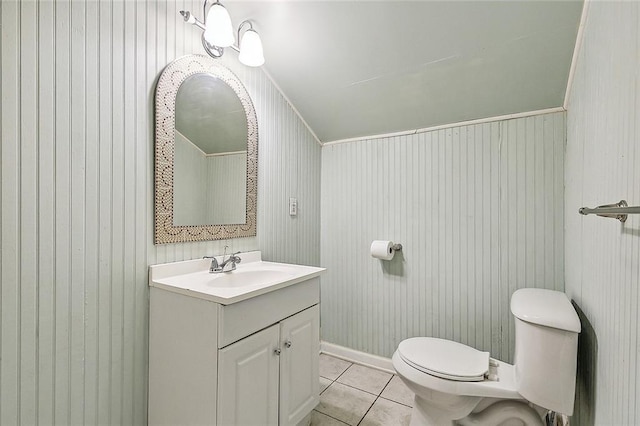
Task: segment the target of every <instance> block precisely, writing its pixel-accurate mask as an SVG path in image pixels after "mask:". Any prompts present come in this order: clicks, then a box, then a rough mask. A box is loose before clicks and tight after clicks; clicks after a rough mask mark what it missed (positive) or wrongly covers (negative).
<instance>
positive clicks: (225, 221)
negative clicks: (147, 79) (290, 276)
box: [155, 55, 258, 244]
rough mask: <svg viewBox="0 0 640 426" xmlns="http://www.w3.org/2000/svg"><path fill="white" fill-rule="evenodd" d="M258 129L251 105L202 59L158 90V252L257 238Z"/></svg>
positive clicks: (169, 73)
mask: <svg viewBox="0 0 640 426" xmlns="http://www.w3.org/2000/svg"><path fill="white" fill-rule="evenodd" d="M257 148H258V128H257V119H256V114H255V109H254V107H253V103H252V102H251V98H250V97H249V94H248V93H247V91H246V89H245V88H244V86H243V85H242V83H241V82H240V80H239V79H238V78H237V77H236V76H235V75H234V74H233V73H232V72H231V71H230V70H228V69H227V68H225V67H224V66H222V65H220V64H218V63H217V62H216V61H215V60H214V59H212V58H210V57H208V56H204V55H189V56H186V57H183V58H180V59H178V60H176V61H174V62H172V63H171V64H169V66H167V68H165V70H164V71H163V72H162V75H161V76H160V79H159V80H158V85H157V89H156V158H155V160H156V176H155V191H156V194H155V195H156V205H155V210H156V211H155V242H156V244H163V243H174V242H186V241H205V240H215V239H226V238H236V237H246V236H254V235H256V195H257V163H258V162H257V160H258V158H257V154H258V153H257Z"/></svg>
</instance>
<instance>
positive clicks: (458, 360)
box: [398, 337, 489, 382]
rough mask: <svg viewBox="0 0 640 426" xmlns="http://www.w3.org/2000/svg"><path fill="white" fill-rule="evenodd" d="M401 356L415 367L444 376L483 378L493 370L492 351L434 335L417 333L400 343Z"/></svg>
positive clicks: (457, 379) (455, 378) (457, 378)
mask: <svg viewBox="0 0 640 426" xmlns="http://www.w3.org/2000/svg"><path fill="white" fill-rule="evenodd" d="M398 353H399V354H400V357H401V358H402V359H403V360H404V361H405V362H406V363H407V364H409V365H411V366H412V367H414V368H416V369H418V370H420V371H422V372H424V373H427V374H430V375H432V376H436V377H441V378H443V379H449V380H456V381H460V382H479V381H482V380H484V375H485V373H487V371H488V370H489V352H481V351H479V350H477V349H474V348H472V347H470V346H467V345H463V344H462V343H457V342H453V341H451V340H444V339H437V338H434V337H414V338H411V339H407V340H403V341H402V342H400V345H399V346H398Z"/></svg>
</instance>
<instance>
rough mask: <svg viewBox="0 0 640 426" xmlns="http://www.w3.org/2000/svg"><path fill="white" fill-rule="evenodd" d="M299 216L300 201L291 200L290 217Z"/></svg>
mask: <svg viewBox="0 0 640 426" xmlns="http://www.w3.org/2000/svg"><path fill="white" fill-rule="evenodd" d="M297 215H298V199H297V198H289V216H297Z"/></svg>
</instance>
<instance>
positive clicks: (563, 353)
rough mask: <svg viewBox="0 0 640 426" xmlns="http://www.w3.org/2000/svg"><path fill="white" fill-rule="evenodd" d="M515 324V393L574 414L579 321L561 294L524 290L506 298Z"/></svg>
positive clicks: (566, 298)
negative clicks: (509, 300) (508, 299)
mask: <svg viewBox="0 0 640 426" xmlns="http://www.w3.org/2000/svg"><path fill="white" fill-rule="evenodd" d="M511 312H512V313H513V315H514V316H515V322H516V347H515V356H514V366H515V380H516V389H517V390H518V393H520V395H522V396H523V397H524V398H526V399H527V400H529V401H530V402H533V403H534V404H536V405H539V406H541V407H544V408H546V409H548V410H552V411H557V412H559V413H563V414H566V415H571V414H573V401H574V397H575V389H576V364H577V358H578V334H579V333H580V319H579V318H578V314H577V313H576V311H575V309H573V305H571V302H570V301H569V298H568V297H567V296H566V294H564V293H562V292H559V291H553V290H545V289H538V288H523V289H520V290H517V291H516V292H514V293H513V296H511Z"/></svg>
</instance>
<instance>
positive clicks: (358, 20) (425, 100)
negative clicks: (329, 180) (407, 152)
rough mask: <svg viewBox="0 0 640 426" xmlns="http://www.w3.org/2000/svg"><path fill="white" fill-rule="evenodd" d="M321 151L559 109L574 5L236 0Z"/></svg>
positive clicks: (235, 13)
mask: <svg viewBox="0 0 640 426" xmlns="http://www.w3.org/2000/svg"><path fill="white" fill-rule="evenodd" d="M224 4H225V5H226V6H227V8H228V10H229V13H230V14H231V17H232V20H233V21H234V23H239V22H241V21H242V20H244V19H251V20H252V22H253V23H254V26H255V28H256V30H257V31H258V32H259V33H260V35H261V37H262V40H263V43H264V50H265V58H266V64H265V65H264V68H266V70H267V72H268V73H269V74H270V75H271V76H272V78H273V79H274V81H275V82H276V84H278V86H280V88H281V89H282V91H283V92H284V94H285V95H286V96H287V97H288V98H289V100H290V101H291V102H292V103H293V105H294V106H295V108H296V109H297V110H298V111H299V113H300V115H301V116H302V117H303V119H304V120H305V121H306V122H307V123H308V125H309V126H310V128H311V129H312V130H313V132H314V133H315V134H316V135H317V136H318V138H319V139H320V141H321V142H331V141H335V140H341V139H347V138H354V137H362V136H369V135H377V134H385V133H392V132H398V131H406V130H412V129H420V128H426V127H431V126H436V125H441V124H448V123H455V122H460V121H466V120H473V119H479V118H486V117H494V116H499V115H505V114H514V113H520V112H527V111H535V110H540V109H546V108H553V107H559V106H562V104H563V101H564V94H565V91H566V86H567V79H568V75H569V68H570V66H571V58H572V55H573V49H574V45H575V41H576V34H577V31H578V25H579V21H580V14H581V11H582V1H577V0H576V1H410V2H405V1H384V2H381V1H376V2H373V1H371V2H370V1H320V2H315V1H284V2H271V1H259V2H256V1H236V2H234V1H233V0H228V1H226V2H224Z"/></svg>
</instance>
